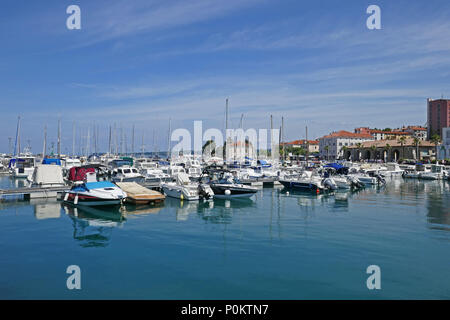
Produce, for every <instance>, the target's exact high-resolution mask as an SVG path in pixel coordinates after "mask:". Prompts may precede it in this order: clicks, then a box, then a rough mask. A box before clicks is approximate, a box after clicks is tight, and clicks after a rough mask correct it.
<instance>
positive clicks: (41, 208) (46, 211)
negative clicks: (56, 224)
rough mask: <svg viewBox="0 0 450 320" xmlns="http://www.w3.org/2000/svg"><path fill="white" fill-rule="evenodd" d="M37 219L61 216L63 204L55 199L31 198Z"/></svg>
mask: <svg viewBox="0 0 450 320" xmlns="http://www.w3.org/2000/svg"><path fill="white" fill-rule="evenodd" d="M30 204H32V205H33V206H34V216H35V218H36V219H37V220H45V219H59V218H61V204H60V203H59V202H57V201H55V200H53V199H52V200H45V199H30Z"/></svg>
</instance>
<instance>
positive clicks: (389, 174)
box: [379, 163, 404, 178]
mask: <svg viewBox="0 0 450 320" xmlns="http://www.w3.org/2000/svg"><path fill="white" fill-rule="evenodd" d="M403 172H404V170H403V169H400V166H399V165H398V164H397V163H386V169H385V170H380V171H379V174H380V175H381V176H382V177H385V178H395V177H401V176H402V175H403Z"/></svg>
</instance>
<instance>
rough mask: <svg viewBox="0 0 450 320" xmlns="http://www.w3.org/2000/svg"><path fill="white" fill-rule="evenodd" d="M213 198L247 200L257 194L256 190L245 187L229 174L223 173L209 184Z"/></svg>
mask: <svg viewBox="0 0 450 320" xmlns="http://www.w3.org/2000/svg"><path fill="white" fill-rule="evenodd" d="M210 186H211V189H212V190H213V191H214V197H215V198H219V199H232V198H249V197H251V196H253V195H254V194H256V193H257V192H258V188H255V187H251V186H246V185H243V184H242V183H240V182H239V179H237V178H236V177H234V176H233V174H231V173H227V172H224V173H222V176H221V177H220V178H219V179H218V180H215V181H212V182H211V183H210Z"/></svg>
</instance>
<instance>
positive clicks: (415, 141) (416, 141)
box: [413, 137, 421, 161]
mask: <svg viewBox="0 0 450 320" xmlns="http://www.w3.org/2000/svg"><path fill="white" fill-rule="evenodd" d="M413 142H414V146H415V147H416V160H419V161H420V154H419V145H420V143H421V142H420V139H419V138H417V137H414V139H413Z"/></svg>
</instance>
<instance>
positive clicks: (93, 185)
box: [72, 181, 117, 191]
mask: <svg viewBox="0 0 450 320" xmlns="http://www.w3.org/2000/svg"><path fill="white" fill-rule="evenodd" d="M114 187H117V186H116V185H115V184H114V183H111V182H109V181H97V182H87V183H84V184H82V185H79V186H76V187H74V188H72V191H86V190H88V191H89V190H92V189H102V188H114Z"/></svg>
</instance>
